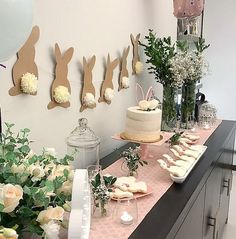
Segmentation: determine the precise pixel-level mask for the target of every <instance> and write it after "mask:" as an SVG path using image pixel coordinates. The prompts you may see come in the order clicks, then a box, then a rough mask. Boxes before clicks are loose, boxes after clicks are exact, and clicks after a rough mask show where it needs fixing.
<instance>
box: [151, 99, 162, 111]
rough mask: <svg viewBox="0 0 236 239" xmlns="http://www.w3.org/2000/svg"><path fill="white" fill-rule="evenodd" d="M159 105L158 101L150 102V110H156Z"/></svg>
mask: <svg viewBox="0 0 236 239" xmlns="http://www.w3.org/2000/svg"><path fill="white" fill-rule="evenodd" d="M159 104H160V103H159V101H158V100H155V99H153V100H151V101H149V109H151V110H155V109H156V108H157V107H158V105H159Z"/></svg>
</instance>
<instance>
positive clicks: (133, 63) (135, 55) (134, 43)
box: [130, 33, 140, 75]
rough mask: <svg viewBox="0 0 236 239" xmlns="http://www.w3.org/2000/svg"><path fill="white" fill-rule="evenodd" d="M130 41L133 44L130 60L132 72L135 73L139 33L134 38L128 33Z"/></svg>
mask: <svg viewBox="0 0 236 239" xmlns="http://www.w3.org/2000/svg"><path fill="white" fill-rule="evenodd" d="M130 38H131V42H132V45H133V60H132V69H133V72H132V74H133V75H135V74H137V73H138V72H137V68H136V67H137V62H140V56H139V51H138V45H139V39H140V33H139V34H138V35H137V36H136V38H134V36H133V34H130Z"/></svg>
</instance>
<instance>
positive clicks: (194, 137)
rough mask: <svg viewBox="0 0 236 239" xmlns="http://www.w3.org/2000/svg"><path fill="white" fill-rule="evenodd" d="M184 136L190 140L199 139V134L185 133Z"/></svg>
mask: <svg viewBox="0 0 236 239" xmlns="http://www.w3.org/2000/svg"><path fill="white" fill-rule="evenodd" d="M184 137H185V138H188V139H190V140H192V141H196V140H198V139H200V136H198V135H193V134H185V135H184Z"/></svg>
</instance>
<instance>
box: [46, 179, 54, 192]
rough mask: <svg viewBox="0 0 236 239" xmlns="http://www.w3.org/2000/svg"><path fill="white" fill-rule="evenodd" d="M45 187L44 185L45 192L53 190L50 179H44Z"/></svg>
mask: <svg viewBox="0 0 236 239" xmlns="http://www.w3.org/2000/svg"><path fill="white" fill-rule="evenodd" d="M45 187H46V191H47V192H52V191H54V183H53V182H52V181H46V182H45Z"/></svg>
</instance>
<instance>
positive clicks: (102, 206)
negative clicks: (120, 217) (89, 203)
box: [92, 199, 111, 218]
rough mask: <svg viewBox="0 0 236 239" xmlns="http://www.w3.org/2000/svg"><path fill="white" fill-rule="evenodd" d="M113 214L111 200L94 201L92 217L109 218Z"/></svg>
mask: <svg viewBox="0 0 236 239" xmlns="http://www.w3.org/2000/svg"><path fill="white" fill-rule="evenodd" d="M110 214H111V210H110V199H109V200H99V199H98V200H94V201H93V211H92V216H93V217H94V218H99V217H107V216H109V215H110Z"/></svg>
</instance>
